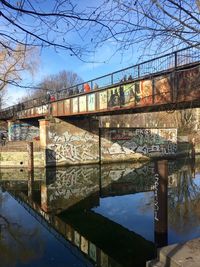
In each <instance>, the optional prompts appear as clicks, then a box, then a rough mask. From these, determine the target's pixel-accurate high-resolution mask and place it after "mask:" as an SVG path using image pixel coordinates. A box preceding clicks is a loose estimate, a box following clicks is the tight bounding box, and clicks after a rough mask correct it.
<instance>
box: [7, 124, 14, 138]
mask: <svg viewBox="0 0 200 267" xmlns="http://www.w3.org/2000/svg"><path fill="white" fill-rule="evenodd" d="M7 123H8V141H12V132H11V127H12V125H13V124H14V122H13V121H11V120H9V121H7Z"/></svg>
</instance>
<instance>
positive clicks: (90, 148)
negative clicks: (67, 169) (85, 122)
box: [47, 131, 99, 163]
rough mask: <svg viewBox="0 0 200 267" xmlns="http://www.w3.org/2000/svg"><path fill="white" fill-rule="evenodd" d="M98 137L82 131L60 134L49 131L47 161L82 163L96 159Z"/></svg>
mask: <svg viewBox="0 0 200 267" xmlns="http://www.w3.org/2000/svg"><path fill="white" fill-rule="evenodd" d="M98 141H99V139H98V137H97V136H95V135H91V134H89V133H88V132H86V131H83V132H82V133H81V134H79V135H73V134H71V133H70V132H68V131H66V132H64V133H63V134H62V135H57V134H56V133H54V132H50V133H49V144H48V146H47V162H48V163H55V162H56V163H83V162H87V161H89V162H90V161H95V160H98V157H99V155H98V149H97V148H98V145H97V144H98Z"/></svg>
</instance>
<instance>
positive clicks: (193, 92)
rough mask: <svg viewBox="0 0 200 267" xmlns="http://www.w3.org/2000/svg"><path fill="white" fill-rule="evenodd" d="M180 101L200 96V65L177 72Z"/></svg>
mask: <svg viewBox="0 0 200 267" xmlns="http://www.w3.org/2000/svg"><path fill="white" fill-rule="evenodd" d="M177 82H178V94H177V97H178V101H185V100H194V99H195V98H199V97H200V66H197V67H195V68H193V69H189V70H183V71H179V72H178V73H177Z"/></svg>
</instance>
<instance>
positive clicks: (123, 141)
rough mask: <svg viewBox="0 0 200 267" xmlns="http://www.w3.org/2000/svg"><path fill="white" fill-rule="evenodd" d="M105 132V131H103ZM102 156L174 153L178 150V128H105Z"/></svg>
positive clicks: (117, 156) (118, 156) (123, 156)
mask: <svg viewBox="0 0 200 267" xmlns="http://www.w3.org/2000/svg"><path fill="white" fill-rule="evenodd" d="M102 132H103V131H102ZM101 143H102V149H101V150H102V158H103V159H105V158H107V159H108V158H109V157H111V158H119V159H120V157H122V158H125V157H126V156H127V157H128V156H131V155H134V154H135V153H140V154H142V155H147V156H164V155H173V154H175V153H176V150H177V129H130V128H128V129H110V130H108V129H107V130H106V129H104V132H103V134H102V141H101Z"/></svg>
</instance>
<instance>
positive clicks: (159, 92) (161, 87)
mask: <svg viewBox="0 0 200 267" xmlns="http://www.w3.org/2000/svg"><path fill="white" fill-rule="evenodd" d="M172 89H173V87H172V83H171V79H170V76H169V75H168V76H161V77H158V78H155V79H154V94H155V96H154V103H156V104H161V103H168V102H170V101H171V90H172Z"/></svg>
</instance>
